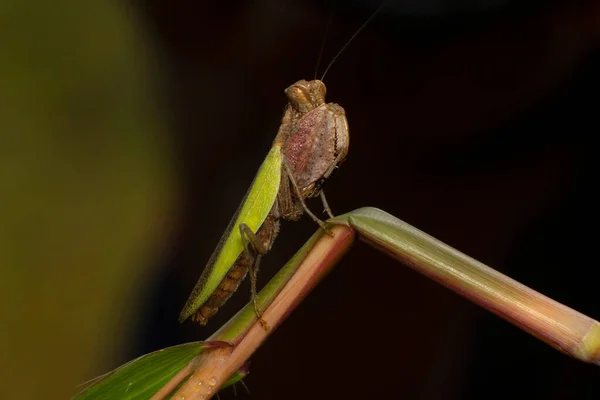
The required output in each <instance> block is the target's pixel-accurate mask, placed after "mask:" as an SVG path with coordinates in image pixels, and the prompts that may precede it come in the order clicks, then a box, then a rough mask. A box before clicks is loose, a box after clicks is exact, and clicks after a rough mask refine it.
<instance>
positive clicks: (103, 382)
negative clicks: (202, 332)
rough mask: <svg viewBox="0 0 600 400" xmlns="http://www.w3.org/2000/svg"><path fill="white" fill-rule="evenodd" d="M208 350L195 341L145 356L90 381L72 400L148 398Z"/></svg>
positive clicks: (137, 399)
mask: <svg viewBox="0 0 600 400" xmlns="http://www.w3.org/2000/svg"><path fill="white" fill-rule="evenodd" d="M205 348H207V346H205V345H204V344H203V343H202V342H192V343H185V344H181V345H177V346H173V347H168V348H166V349H162V350H158V351H155V352H153V353H149V354H146V355H144V356H141V357H139V358H136V359H135V360H132V361H130V362H128V363H127V364H125V365H122V366H121V367H119V368H117V369H115V370H114V371H111V372H109V373H107V374H105V375H102V376H100V377H98V378H96V379H94V380H92V381H90V382H88V383H90V384H91V386H89V387H87V388H86V389H84V390H83V391H82V392H80V393H79V394H78V395H76V396H75V397H74V399H73V400H84V399H119V400H129V399H136V400H139V399H149V398H150V397H152V395H154V394H155V393H156V392H157V391H158V390H159V389H160V388H161V387H162V386H163V385H165V384H166V383H167V382H168V381H169V380H170V379H171V378H172V377H173V376H175V374H177V372H179V371H180V370H181V369H182V368H183V367H185V366H186V365H187V363H188V362H190V360H191V359H192V358H194V357H195V356H197V355H198V354H200V353H201V352H202V350H203V349H205Z"/></svg>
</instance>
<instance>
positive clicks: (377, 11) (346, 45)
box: [319, 1, 386, 81]
mask: <svg viewBox="0 0 600 400" xmlns="http://www.w3.org/2000/svg"><path fill="white" fill-rule="evenodd" d="M385 4H386V2H385V1H384V2H383V3H381V5H380V6H379V7H378V8H377V10H375V11H374V12H373V14H371V16H370V17H369V18H367V20H366V21H365V22H363V24H362V25H361V26H360V28H358V29H357V30H356V32H354V34H353V35H352V36H351V37H350V39H348V41H347V42H346V44H344V45H343V46H342V48H341V49H340V51H338V52H337V54H336V55H335V56H334V57H333V59H332V60H331V61H330V62H329V65H328V66H327V68H325V72H323V75H321V79H320V80H321V81H322V80H323V79H325V75H326V74H327V72H328V71H329V69H330V68H331V66H332V65H333V63H334V62H335V60H337V59H338V57H339V56H340V54H342V53H343V52H344V50H346V47H348V45H349V44H350V43H352V41H353V40H354V38H355V37H356V36H358V34H359V33H360V32H361V31H362V30H363V29H364V27H365V26H367V25H368V24H369V22H371V20H372V19H373V18H375V16H376V15H377V14H378V13H379V11H381V10H382V9H383V7H384V6H385ZM323 42H325V41H324V40H323ZM320 58H321V56H319V60H320Z"/></svg>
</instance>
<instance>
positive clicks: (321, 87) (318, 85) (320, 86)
mask: <svg viewBox="0 0 600 400" xmlns="http://www.w3.org/2000/svg"><path fill="white" fill-rule="evenodd" d="M313 85H314V88H315V100H316V103H317V105H318V106H320V105H321V104H323V103H325V95H326V94H327V88H326V87H325V84H324V83H323V82H321V81H320V80H317V79H315V80H314V81H313Z"/></svg>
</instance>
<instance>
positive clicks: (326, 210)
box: [319, 189, 333, 218]
mask: <svg viewBox="0 0 600 400" xmlns="http://www.w3.org/2000/svg"><path fill="white" fill-rule="evenodd" d="M319 196H321V201H322V202H323V207H324V208H325V212H326V213H327V215H329V218H333V213H332V212H331V207H329V203H327V199H326V198H325V192H324V191H323V189H321V192H320V193H319Z"/></svg>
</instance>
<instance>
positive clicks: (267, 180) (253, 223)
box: [179, 146, 283, 322]
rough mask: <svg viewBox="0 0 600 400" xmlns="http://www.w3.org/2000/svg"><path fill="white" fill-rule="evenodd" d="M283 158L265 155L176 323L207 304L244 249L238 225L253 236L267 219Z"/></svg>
mask: <svg viewBox="0 0 600 400" xmlns="http://www.w3.org/2000/svg"><path fill="white" fill-rule="evenodd" d="M282 157H283V155H282V150H281V147H280V146H273V147H272V148H271V150H270V151H269V154H267V157H266V158H265V161H263V163H262V165H261V166H260V168H259V169H258V172H257V174H256V177H255V178H254V181H253V182H252V185H251V186H250V189H249V190H248V192H247V193H246V196H245V197H244V200H242V204H240V206H239V208H238V210H237V212H236V213H235V215H234V216H233V218H232V219H231V222H229V225H228V226H227V229H226V230H225V233H223V236H222V237H221V240H219V244H218V245H217V248H216V249H215V251H214V252H213V254H212V255H211V257H210V259H209V260H208V263H207V264H206V267H205V268H204V271H203V272H202V275H201V276H200V279H199V280H198V283H196V286H195V287H194V290H193V291H192V294H190V297H189V299H188V301H187V303H186V304H185V306H184V307H183V310H181V314H180V315H179V322H183V321H185V320H186V319H187V318H189V317H190V316H191V315H192V314H194V313H195V312H196V311H197V310H198V309H199V308H200V307H201V306H202V305H203V304H204V302H205V301H206V300H208V298H209V297H210V295H211V294H212V293H213V292H214V291H215V289H216V288H217V287H218V286H219V284H220V283H221V281H222V280H223V278H224V277H225V275H226V274H227V272H228V271H229V269H230V268H231V267H232V266H233V264H234V263H235V261H236V260H237V258H238V256H239V255H240V253H241V252H242V250H243V249H244V245H243V243H242V237H241V235H240V230H239V226H240V224H242V223H244V224H246V225H248V227H250V229H251V230H252V232H256V231H257V230H258V229H259V228H260V226H261V225H262V224H263V222H264V221H265V219H266V218H267V215H269V212H270V211H271V208H272V207H273V204H275V199H276V198H277V193H278V192H279V184H280V181H281V169H282V168H281V166H282Z"/></svg>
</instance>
